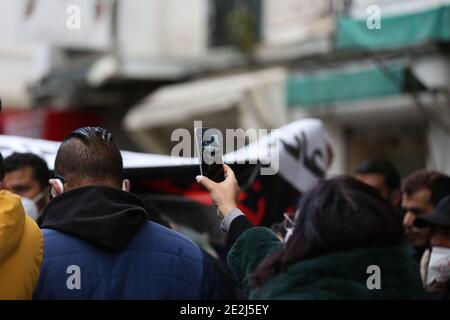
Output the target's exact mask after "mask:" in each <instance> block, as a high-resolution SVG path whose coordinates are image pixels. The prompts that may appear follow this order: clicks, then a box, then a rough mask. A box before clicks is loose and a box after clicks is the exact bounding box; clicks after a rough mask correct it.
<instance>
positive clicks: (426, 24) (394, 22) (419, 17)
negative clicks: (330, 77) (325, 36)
mask: <svg viewBox="0 0 450 320" xmlns="http://www.w3.org/2000/svg"><path fill="white" fill-rule="evenodd" d="M336 32H337V34H336V46H337V48H338V49H372V50H377V49H381V50H382V49H396V48H404V47H413V46H419V45H422V44H426V43H432V42H448V41H450V5H449V4H446V3H443V4H441V5H439V6H435V7H433V8H429V9H427V10H422V11H418V12H412V13H407V14H395V15H392V14H390V15H388V14H383V11H381V28H380V29H369V28H368V27H367V17H364V18H361V19H354V18H352V17H345V16H341V17H339V18H338V21H337V31H336Z"/></svg>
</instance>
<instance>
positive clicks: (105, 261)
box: [34, 187, 222, 299]
mask: <svg viewBox="0 0 450 320" xmlns="http://www.w3.org/2000/svg"><path fill="white" fill-rule="evenodd" d="M80 189H83V190H80ZM80 189H76V190H73V191H69V192H67V194H68V195H67V194H66V193H64V194H63V195H61V196H59V197H58V198H56V199H54V200H53V201H52V202H51V203H50V205H49V206H48V207H47V208H46V210H45V212H44V222H43V225H42V226H43V227H44V229H43V230H42V231H43V235H44V258H43V262H42V269H41V275H40V279H39V282H38V285H37V287H36V290H35V293H34V298H35V299H220V298H222V296H221V294H222V288H221V284H220V281H219V279H218V276H217V274H216V272H215V270H214V267H213V265H212V263H211V261H210V260H209V259H208V258H207V257H206V256H205V254H204V253H203V251H201V249H200V248H199V247H198V246H197V245H196V244H194V243H193V242H192V241H191V240H189V239H188V238H186V237H185V236H183V235H181V234H179V233H178V232H175V231H173V230H170V229H168V228H166V227H163V226H161V225H159V224H156V223H153V222H150V221H148V220H146V215H145V214H144V213H145V210H144V209H142V207H140V206H138V207H135V206H134V205H133V204H132V203H130V202H133V201H137V200H136V199H132V198H133V197H134V196H132V195H130V194H128V195H127V194H126V193H123V192H122V191H119V190H115V189H112V188H105V187H100V188H99V187H95V188H94V187H90V188H80ZM130 197H132V198H130ZM121 198H124V199H121ZM135 198H137V197H135ZM73 199H76V201H75V202H74V201H72V200H73ZM106 199H109V200H108V201H106ZM137 199H138V198H137ZM111 200H114V201H112V202H114V203H113V204H111ZM127 202H128V204H127ZM75 203H80V204H83V205H82V207H80V206H77V205H74V204H75ZM117 203H119V204H120V210H119V209H118V205H117ZM67 204H72V205H67ZM94 204H95V205H94ZM93 206H95V207H96V208H93ZM127 206H128V207H127ZM132 207H133V208H132ZM87 209H88V210H87ZM95 209H96V210H95ZM102 211H103V212H104V213H105V212H108V214H104V213H103V214H102V213H99V212H102ZM118 215H122V218H120V219H119V218H117V216H118ZM139 215H142V218H143V219H142V223H137V221H139V219H138V218H137V217H139ZM114 219H116V220H114ZM132 221H134V222H132ZM57 230H58V231H57ZM124 235H126V236H124Z"/></svg>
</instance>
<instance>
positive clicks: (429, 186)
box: [403, 170, 450, 206]
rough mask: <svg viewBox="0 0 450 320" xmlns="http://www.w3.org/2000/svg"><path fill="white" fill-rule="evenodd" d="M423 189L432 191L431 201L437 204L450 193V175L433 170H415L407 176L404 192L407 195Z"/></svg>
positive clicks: (434, 204)
mask: <svg viewBox="0 0 450 320" xmlns="http://www.w3.org/2000/svg"><path fill="white" fill-rule="evenodd" d="M423 189H426V190H429V191H430V193H431V198H430V203H431V204H432V205H433V206H436V205H437V204H438V203H439V202H440V201H441V200H442V199H443V198H445V197H446V196H447V195H450V177H448V176H446V175H445V174H442V173H440V172H437V171H431V170H419V171H415V172H413V173H411V174H410V175H409V176H408V177H406V179H405V182H404V185H403V192H404V193H405V194H406V195H407V196H411V195H413V194H414V193H416V192H418V191H420V190H423Z"/></svg>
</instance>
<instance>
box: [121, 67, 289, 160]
mask: <svg viewBox="0 0 450 320" xmlns="http://www.w3.org/2000/svg"><path fill="white" fill-rule="evenodd" d="M285 78H286V75H285V71H284V69H279V68H275V69H269V70H263V71H258V72H250V73H249V72H247V73H239V74H233V75H224V76H220V77H215V78H206V79H202V80H197V81H191V82H187V83H181V84H176V85H169V86H165V87H163V88H161V89H159V90H157V91H156V92H155V93H153V94H151V95H150V96H149V97H148V98H146V99H145V100H144V101H143V102H142V103H140V104H139V105H137V106H135V107H134V108H132V109H131V110H130V111H129V112H128V114H127V115H126V117H125V120H124V126H125V129H126V130H127V131H128V132H129V133H130V137H131V138H133V139H134V140H135V141H136V142H137V143H138V144H139V146H140V147H142V148H143V149H144V150H146V151H150V152H162V153H165V152H170V150H171V146H170V144H169V143H168V141H169V142H170V140H171V133H172V132H173V131H174V130H175V129H178V128H185V129H188V130H190V131H192V130H193V125H194V121H196V120H197V121H198V120H201V121H203V126H205V127H206V126H207V127H214V128H218V129H223V130H225V129H226V128H242V129H247V128H268V129H270V128H277V127H279V126H280V125H282V124H284V122H285V112H286V110H285V101H284V85H285Z"/></svg>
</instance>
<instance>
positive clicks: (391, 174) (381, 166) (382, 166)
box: [355, 159, 401, 191]
mask: <svg viewBox="0 0 450 320" xmlns="http://www.w3.org/2000/svg"><path fill="white" fill-rule="evenodd" d="M355 173H356V174H360V175H364V174H377V175H381V176H383V177H384V183H385V185H386V187H388V188H389V190H390V191H394V190H396V189H400V185H401V178H400V174H399V173H398V171H397V169H396V168H395V166H394V165H393V164H392V163H391V162H390V161H387V160H380V159H378V160H371V161H368V162H365V163H363V164H362V165H361V166H359V167H358V169H356V172H355Z"/></svg>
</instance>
